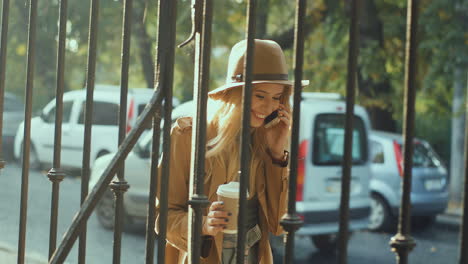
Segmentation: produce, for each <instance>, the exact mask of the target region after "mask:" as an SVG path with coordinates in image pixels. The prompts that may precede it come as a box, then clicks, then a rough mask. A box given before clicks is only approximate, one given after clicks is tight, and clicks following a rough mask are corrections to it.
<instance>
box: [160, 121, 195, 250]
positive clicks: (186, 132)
mask: <svg viewBox="0 0 468 264" xmlns="http://www.w3.org/2000/svg"><path fill="white" fill-rule="evenodd" d="M190 128H191V127H186V128H181V127H180V126H179V125H177V124H176V125H175V126H174V127H173V128H172V131H171V151H170V158H169V166H170V171H169V186H168V219H167V233H166V239H167V242H168V243H170V244H171V245H172V246H174V247H176V248H177V249H179V250H183V251H187V237H188V225H187V219H188V205H187V201H188V194H189V183H190V181H189V178H190V145H191V134H192V133H191V129H190ZM163 155H164V154H163ZM162 160H163V159H161V161H160V164H159V166H158V171H159V173H158V191H157V199H156V225H155V229H156V233H158V234H159V220H160V210H159V209H160V204H159V203H160V198H161V197H160V188H161V182H160V179H161V177H162Z"/></svg>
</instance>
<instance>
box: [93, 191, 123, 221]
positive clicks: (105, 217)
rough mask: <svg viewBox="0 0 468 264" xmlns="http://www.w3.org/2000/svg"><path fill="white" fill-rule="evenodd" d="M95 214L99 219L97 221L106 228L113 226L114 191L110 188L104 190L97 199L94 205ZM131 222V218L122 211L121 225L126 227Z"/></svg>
mask: <svg viewBox="0 0 468 264" xmlns="http://www.w3.org/2000/svg"><path fill="white" fill-rule="evenodd" d="M96 215H97V218H98V220H99V223H100V224H101V225H102V226H103V227H104V228H106V229H113V228H114V221H115V217H114V216H115V201H114V193H113V192H112V190H110V189H108V190H106V191H105V192H104V195H103V196H102V197H101V200H99V202H98V204H97V205H96ZM130 224H131V218H130V216H128V215H127V213H126V212H125V209H124V211H123V225H124V227H128V226H129V225H130Z"/></svg>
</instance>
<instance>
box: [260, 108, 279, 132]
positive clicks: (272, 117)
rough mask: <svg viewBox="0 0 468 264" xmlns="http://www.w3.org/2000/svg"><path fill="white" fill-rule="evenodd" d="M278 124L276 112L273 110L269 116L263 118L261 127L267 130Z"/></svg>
mask: <svg viewBox="0 0 468 264" xmlns="http://www.w3.org/2000/svg"><path fill="white" fill-rule="evenodd" d="M273 120H274V121H273ZM278 122H279V119H278V110H275V111H273V112H272V113H271V114H270V115H269V116H267V117H265V120H264V121H263V126H264V127H265V128H269V127H272V126H274V125H276V124H277V123H278Z"/></svg>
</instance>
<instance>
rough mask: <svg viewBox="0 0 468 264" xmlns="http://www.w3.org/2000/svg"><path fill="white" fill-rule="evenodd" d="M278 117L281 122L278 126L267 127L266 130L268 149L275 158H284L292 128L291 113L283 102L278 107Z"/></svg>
mask: <svg viewBox="0 0 468 264" xmlns="http://www.w3.org/2000/svg"><path fill="white" fill-rule="evenodd" d="M278 118H279V119H280V122H279V123H278V124H277V125H276V126H273V127H271V128H270V129H267V132H266V139H267V144H268V149H269V150H270V153H271V155H272V157H273V158H275V159H281V158H283V155H284V151H285V150H286V148H287V144H288V138H289V132H290V128H291V122H290V120H291V114H290V113H289V111H288V110H287V109H286V108H285V107H284V105H282V104H280V107H279V108H278Z"/></svg>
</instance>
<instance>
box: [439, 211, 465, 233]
mask: <svg viewBox="0 0 468 264" xmlns="http://www.w3.org/2000/svg"><path fill="white" fill-rule="evenodd" d="M461 222H462V220H461V215H459V214H453V213H443V214H439V215H437V218H436V221H435V224H436V225H440V226H444V227H447V228H450V229H457V230H458V229H459V228H460V226H461Z"/></svg>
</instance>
